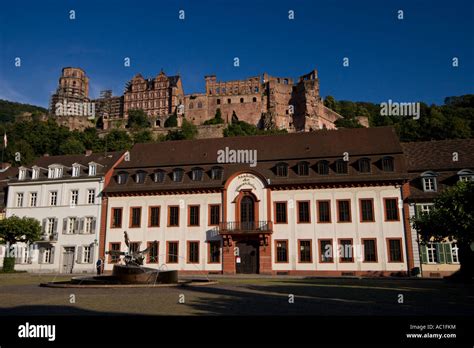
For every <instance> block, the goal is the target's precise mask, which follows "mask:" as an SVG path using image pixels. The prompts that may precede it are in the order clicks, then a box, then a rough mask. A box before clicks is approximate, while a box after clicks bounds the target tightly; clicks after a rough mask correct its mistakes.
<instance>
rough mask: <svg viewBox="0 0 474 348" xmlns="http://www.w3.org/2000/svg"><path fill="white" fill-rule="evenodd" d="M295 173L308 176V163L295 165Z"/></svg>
mask: <svg viewBox="0 0 474 348" xmlns="http://www.w3.org/2000/svg"><path fill="white" fill-rule="evenodd" d="M296 173H297V174H298V175H301V176H308V175H309V163H308V162H300V163H298V164H297V165H296Z"/></svg>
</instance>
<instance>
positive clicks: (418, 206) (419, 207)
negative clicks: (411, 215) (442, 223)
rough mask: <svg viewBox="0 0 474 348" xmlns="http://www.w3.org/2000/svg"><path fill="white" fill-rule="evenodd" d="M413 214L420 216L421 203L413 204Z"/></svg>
mask: <svg viewBox="0 0 474 348" xmlns="http://www.w3.org/2000/svg"><path fill="white" fill-rule="evenodd" d="M415 216H416V217H417V218H419V217H420V216H421V205H419V204H415Z"/></svg>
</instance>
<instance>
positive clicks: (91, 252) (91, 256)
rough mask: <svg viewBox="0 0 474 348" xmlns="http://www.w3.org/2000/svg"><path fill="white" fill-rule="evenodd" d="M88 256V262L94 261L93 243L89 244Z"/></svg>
mask: <svg viewBox="0 0 474 348" xmlns="http://www.w3.org/2000/svg"><path fill="white" fill-rule="evenodd" d="M94 219H95V218H94ZM90 248H91V249H90V256H89V261H88V263H92V262H93V261H94V248H95V247H94V245H91V246H90Z"/></svg>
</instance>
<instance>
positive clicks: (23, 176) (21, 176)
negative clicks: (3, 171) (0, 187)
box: [18, 168, 26, 180]
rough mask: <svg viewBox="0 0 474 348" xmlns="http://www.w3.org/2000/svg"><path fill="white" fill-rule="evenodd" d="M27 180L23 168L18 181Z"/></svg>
mask: <svg viewBox="0 0 474 348" xmlns="http://www.w3.org/2000/svg"><path fill="white" fill-rule="evenodd" d="M25 179H26V169H25V168H21V169H20V171H19V172H18V180H25Z"/></svg>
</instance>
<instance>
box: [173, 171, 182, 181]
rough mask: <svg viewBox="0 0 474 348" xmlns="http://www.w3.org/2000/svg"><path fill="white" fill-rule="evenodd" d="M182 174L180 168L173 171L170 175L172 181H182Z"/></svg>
mask: <svg viewBox="0 0 474 348" xmlns="http://www.w3.org/2000/svg"><path fill="white" fill-rule="evenodd" d="M183 174H184V170H182V169H181V168H176V169H174V170H173V174H172V178H173V181H175V182H181V181H183Z"/></svg>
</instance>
